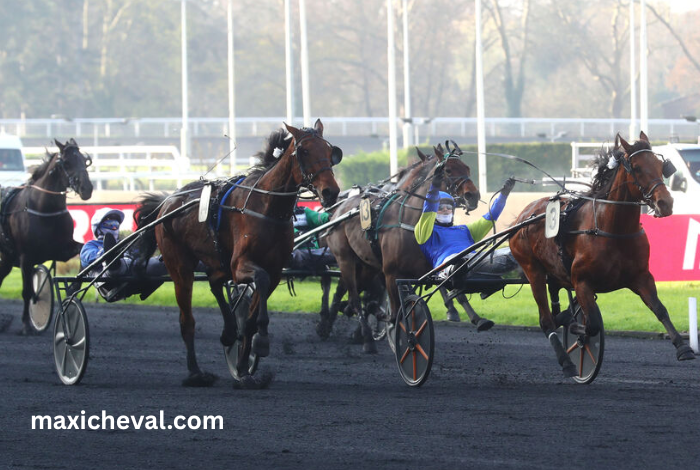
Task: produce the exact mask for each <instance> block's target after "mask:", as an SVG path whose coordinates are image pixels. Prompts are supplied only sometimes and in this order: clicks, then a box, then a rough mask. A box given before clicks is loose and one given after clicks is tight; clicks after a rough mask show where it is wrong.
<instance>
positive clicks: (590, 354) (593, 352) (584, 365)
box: [563, 300, 605, 384]
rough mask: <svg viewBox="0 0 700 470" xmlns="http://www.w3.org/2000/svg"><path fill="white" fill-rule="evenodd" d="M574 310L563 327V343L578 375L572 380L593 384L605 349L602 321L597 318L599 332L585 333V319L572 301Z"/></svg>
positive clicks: (579, 307)
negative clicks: (590, 334) (591, 334)
mask: <svg viewBox="0 0 700 470" xmlns="http://www.w3.org/2000/svg"><path fill="white" fill-rule="evenodd" d="M569 308H573V309H574V313H573V316H572V319H571V323H569V324H568V325H565V326H564V334H563V343H564V349H565V350H566V352H567V353H568V354H569V358H571V361H572V362H573V363H574V365H575V366H576V371H577V372H578V375H576V376H574V377H573V379H574V380H575V381H576V382H578V383H580V384H589V383H591V382H593V381H594V380H595V378H596V376H597V375H598V372H599V371H600V366H601V365H602V364H603V351H604V349H605V331H604V330H603V319H602V318H598V319H597V320H598V323H599V325H600V332H599V333H598V334H597V335H595V336H589V335H587V334H586V333H585V328H586V318H585V315H584V314H583V310H582V309H581V306H580V305H579V304H578V302H576V301H575V300H574V302H573V304H572V306H570V307H569Z"/></svg>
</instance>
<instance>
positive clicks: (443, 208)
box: [438, 204, 455, 212]
mask: <svg viewBox="0 0 700 470" xmlns="http://www.w3.org/2000/svg"><path fill="white" fill-rule="evenodd" d="M454 209H455V206H453V205H452V204H440V205H439V206H438V211H440V212H445V211H450V212H452V211H453V210H454Z"/></svg>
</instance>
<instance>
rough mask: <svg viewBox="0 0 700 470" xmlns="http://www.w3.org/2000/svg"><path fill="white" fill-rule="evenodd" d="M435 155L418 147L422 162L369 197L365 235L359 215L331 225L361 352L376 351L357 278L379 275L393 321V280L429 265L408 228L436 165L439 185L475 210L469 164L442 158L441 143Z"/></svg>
mask: <svg viewBox="0 0 700 470" xmlns="http://www.w3.org/2000/svg"><path fill="white" fill-rule="evenodd" d="M434 153H435V158H428V157H426V156H425V155H423V154H422V153H421V152H420V151H419V152H418V155H419V157H420V159H421V161H420V162H419V163H418V164H416V165H415V166H414V167H413V168H412V169H411V170H410V171H409V172H408V173H407V174H406V176H404V178H403V180H401V181H399V183H398V186H397V190H396V192H395V193H394V194H392V195H391V196H389V197H381V198H373V197H372V196H371V195H370V196H369V198H370V200H372V206H373V207H377V208H378V215H377V219H378V222H376V223H375V222H374V221H373V225H372V227H371V228H370V230H369V231H368V233H367V234H366V233H365V232H364V231H363V230H362V227H361V225H360V217H355V218H352V219H348V220H347V221H346V222H343V223H342V224H341V225H340V226H339V227H334V228H333V230H331V232H330V234H329V235H328V237H327V239H328V240H327V243H328V246H329V247H330V248H331V251H332V252H333V255H334V256H335V258H336V260H337V261H338V267H339V268H340V272H341V278H342V281H343V283H344V286H345V288H347V291H348V302H349V305H350V308H351V309H352V311H353V312H354V313H355V314H356V315H357V316H358V319H359V320H360V325H361V327H362V337H363V346H362V347H363V351H364V352H366V353H376V352H377V347H376V344H375V343H374V339H373V337H372V331H371V328H370V326H369V323H368V321H367V317H366V312H364V311H363V310H362V308H361V303H360V297H359V292H360V290H359V287H358V286H359V285H360V284H361V282H362V279H364V280H371V279H372V278H373V276H374V275H376V274H378V273H382V274H383V276H384V280H385V285H386V288H387V290H388V294H389V301H390V305H391V314H390V317H391V318H390V321H393V320H394V319H395V318H396V314H397V312H398V309H399V308H400V300H399V293H398V289H397V287H396V279H402V278H406V279H407V278H418V277H420V276H421V275H423V274H425V273H426V272H428V271H429V270H430V268H431V266H430V263H429V262H428V260H426V258H425V256H424V255H423V252H422V251H421V250H420V247H419V246H418V243H417V242H416V239H415V237H414V235H413V226H414V225H415V224H416V223H417V222H418V219H419V218H420V215H421V213H422V210H423V202H424V200H425V195H426V194H427V192H428V189H429V187H430V182H431V180H432V177H433V173H434V170H435V167H436V165H437V164H438V163H442V162H443V161H444V168H445V170H444V175H445V177H444V181H443V183H442V185H441V188H440V189H442V190H444V191H447V192H449V193H450V194H452V195H453V196H454V197H456V198H465V199H466V202H467V205H468V208H469V209H474V208H476V206H477V203H478V201H479V191H478V189H477V188H476V186H475V185H474V183H473V182H472V180H471V178H470V175H471V172H470V170H469V167H468V166H467V165H465V164H464V163H463V162H462V161H461V160H460V159H459V157H458V156H457V155H455V154H453V153H449V154H448V155H447V156H445V152H444V151H443V149H442V146H438V147H436V148H434ZM362 197H363V196H362V195H358V196H354V197H351V198H349V199H348V200H347V201H346V202H344V203H343V204H342V205H341V206H340V207H339V208H338V210H336V212H335V214H334V215H333V218H332V219H334V218H337V217H340V216H342V215H343V214H344V213H346V212H348V211H350V210H352V209H353V208H355V207H358V206H359V205H360V200H361V198H362ZM332 219H331V220H332ZM368 238H369V239H368Z"/></svg>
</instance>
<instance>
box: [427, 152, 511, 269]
mask: <svg viewBox="0 0 700 470" xmlns="http://www.w3.org/2000/svg"><path fill="white" fill-rule="evenodd" d="M443 172H444V167H443V166H439V167H438V168H437V169H436V170H435V177H434V178H433V182H432V184H431V186H430V190H429V191H428V194H427V196H426V200H425V203H424V205H423V213H422V214H421V217H420V219H419V220H418V223H417V224H416V228H415V232H414V235H415V237H416V241H417V242H418V244H419V245H420V248H421V251H423V254H424V255H425V257H426V258H427V259H428V261H429V262H430V264H431V265H432V266H433V268H436V267H438V266H440V265H441V264H443V263H444V262H446V261H448V260H450V259H452V258H454V257H455V256H457V254H459V253H460V252H462V251H464V250H465V249H467V248H469V247H470V246H472V245H473V244H474V243H476V242H478V241H479V240H481V239H483V238H484V237H485V236H486V235H487V234H488V233H489V230H491V229H492V228H493V227H494V225H495V223H496V220H498V217H499V216H500V215H501V212H503V208H504V207H505V204H506V200H507V199H508V195H509V194H510V192H511V190H512V189H513V186H514V185H515V180H514V179H513V178H508V179H507V180H506V181H505V182H504V184H503V188H501V190H500V192H499V194H498V195H497V196H496V197H495V199H494V201H493V203H492V204H491V208H490V210H489V212H487V213H486V214H485V215H484V216H483V217H480V218H479V219H478V220H477V221H475V222H472V223H470V224H467V225H453V220H454V211H455V200H454V198H453V197H452V196H450V195H449V194H447V193H445V192H442V191H439V189H438V188H439V187H440V185H441V183H442V180H443ZM518 268H519V265H518V263H517V261H515V258H514V257H513V255H511V253H510V248H502V249H498V250H496V251H495V252H494V256H493V258H491V257H488V258H487V259H486V260H484V262H482V263H481V264H479V266H477V268H476V269H475V270H474V271H473V272H470V273H469V274H468V275H473V274H487V275H493V274H497V275H502V274H506V273H508V272H510V271H512V270H514V269H518Z"/></svg>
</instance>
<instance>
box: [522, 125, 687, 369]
mask: <svg viewBox="0 0 700 470" xmlns="http://www.w3.org/2000/svg"><path fill="white" fill-rule="evenodd" d="M639 137H640V140H638V141H637V142H635V143H634V144H633V145H630V144H629V143H627V142H626V141H625V140H624V139H623V138H621V137H620V136H619V134H618V136H617V138H616V139H615V147H614V148H613V149H611V150H609V151H608V152H607V153H606V154H603V155H601V156H599V157H598V159H597V160H596V164H597V169H598V172H597V174H596V175H595V177H594V179H593V185H592V188H591V190H590V191H588V192H587V193H586V194H585V195H584V196H583V197H582V198H579V199H578V204H577V202H575V201H574V200H573V199H572V200H570V201H569V202H568V203H565V202H564V201H560V204H561V205H565V204H569V205H566V206H565V207H564V208H563V209H562V212H563V213H566V212H567V209H568V208H571V211H570V215H569V216H568V217H567V218H566V219H565V220H563V221H562V228H561V229H560V235H559V236H558V237H557V238H558V239H559V240H557V238H545V222H544V221H538V222H535V223H533V224H530V225H527V226H525V227H523V228H521V229H520V230H519V231H517V232H516V233H515V234H514V235H513V237H512V238H511V239H510V247H511V250H512V253H513V256H515V259H516V260H517V261H518V263H520V266H522V268H523V270H524V271H525V275H526V276H527V278H528V280H529V281H530V285H531V288H532V294H533V296H534V298H535V301H536V302H537V306H538V307H539V314H540V327H541V328H542V331H543V332H544V334H545V335H546V336H547V337H548V338H549V341H550V343H551V344H552V347H553V348H554V350H555V352H556V355H557V359H558V361H559V364H560V365H561V366H562V370H563V372H564V374H565V375H566V376H568V377H573V376H575V375H576V374H577V371H576V369H575V366H574V364H573V362H572V361H571V359H570V358H569V356H568V354H567V353H566V351H565V350H564V348H563V347H562V344H561V342H560V341H559V338H558V337H557V335H556V334H555V330H556V329H557V327H558V326H559V325H558V322H556V321H555V315H557V314H559V313H560V309H559V294H558V292H559V290H560V289H562V288H566V289H573V290H574V291H575V294H576V301H577V302H578V303H579V304H580V306H581V308H582V309H583V314H584V320H585V335H587V336H588V337H591V336H595V335H596V334H598V332H599V331H600V329H601V327H602V317H601V314H600V310H599V308H598V306H597V305H596V302H595V299H596V294H597V293H599V292H600V293H603V292H612V291H615V290H618V289H622V288H625V287H626V288H628V289H630V290H631V291H633V292H634V293H635V294H637V295H639V296H640V297H641V299H642V300H643V301H644V303H645V305H646V306H647V307H648V308H649V309H651V311H652V312H654V314H655V315H656V317H657V318H658V319H659V321H660V322H661V323H662V324H663V325H664V327H665V328H666V331H667V332H668V334H669V336H670V338H671V341H672V342H673V345H674V346H675V347H676V357H677V359H678V360H679V361H683V360H688V359H694V358H695V356H694V354H693V351H692V350H691V349H690V347H689V346H688V345H687V344H686V343H685V341H684V340H683V339H682V338H681V336H680V335H679V334H678V331H676V328H675V327H674V326H673V323H671V320H670V318H669V316H668V311H667V310H666V307H664V305H663V304H662V303H661V301H660V300H659V297H658V296H657V293H656V284H655V283H654V276H652V274H651V273H650V272H649V240H648V238H647V236H646V234H645V233H644V230H642V229H641V227H640V223H639V220H640V214H641V204H647V205H649V206H650V207H651V208H653V209H654V215H655V216H656V217H666V216H669V215H671V213H672V212H673V198H672V197H671V195H670V194H669V192H668V189H667V188H666V185H664V183H663V179H662V178H663V177H670V176H671V174H673V172H675V168H673V164H671V163H670V162H667V161H662V160H660V159H658V158H657V156H656V155H655V154H654V153H653V152H652V150H651V145H650V144H649V139H648V138H647V136H646V135H645V134H644V132H642V133H641V134H640V136H639ZM548 201H549V198H544V199H540V200H538V201H535V202H533V203H532V204H530V205H529V206H527V207H526V208H525V209H524V210H523V212H522V213H521V214H520V216H519V217H518V219H517V220H516V222H515V223H516V224H517V223H520V222H523V221H525V220H527V219H528V218H530V217H532V216H535V215H537V214H542V213H543V212H544V211H545V207H546V206H547V203H548ZM579 204H580V205H579ZM547 283H548V284H549V291H550V296H551V299H552V305H553V309H554V312H552V311H550V309H549V305H548V303H547V289H546V287H545V286H546V284H547ZM572 308H573V307H572ZM562 313H564V312H562ZM575 326H576V325H575ZM578 328H579V329H583V328H582V327H581V326H578Z"/></svg>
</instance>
